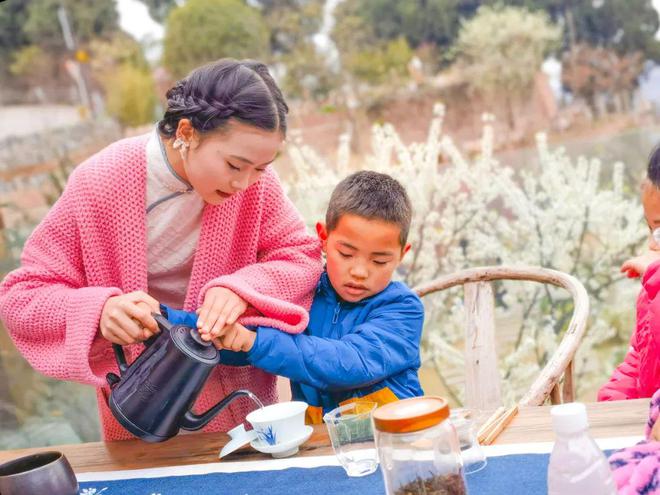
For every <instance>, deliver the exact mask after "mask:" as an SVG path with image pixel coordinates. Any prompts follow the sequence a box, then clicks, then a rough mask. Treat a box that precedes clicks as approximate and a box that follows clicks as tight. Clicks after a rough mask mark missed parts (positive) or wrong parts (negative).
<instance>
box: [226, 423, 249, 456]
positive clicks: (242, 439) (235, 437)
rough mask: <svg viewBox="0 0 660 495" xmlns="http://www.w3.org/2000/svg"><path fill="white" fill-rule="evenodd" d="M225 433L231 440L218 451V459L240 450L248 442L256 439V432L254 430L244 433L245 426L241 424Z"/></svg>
mask: <svg viewBox="0 0 660 495" xmlns="http://www.w3.org/2000/svg"><path fill="white" fill-rule="evenodd" d="M227 433H228V434H229V437H230V438H231V440H230V441H229V442H227V445H225V446H224V447H223V448H222V450H221V451H220V458H222V457H224V456H226V455H229V454H231V453H232V452H234V451H235V450H238V449H240V448H241V447H242V446H243V445H247V443H248V442H251V441H252V440H254V439H255V438H257V432H256V431H254V430H249V431H245V426H243V424H242V423H241V424H240V425H238V426H236V427H234V428H232V429H231V430H229V431H228V432H227Z"/></svg>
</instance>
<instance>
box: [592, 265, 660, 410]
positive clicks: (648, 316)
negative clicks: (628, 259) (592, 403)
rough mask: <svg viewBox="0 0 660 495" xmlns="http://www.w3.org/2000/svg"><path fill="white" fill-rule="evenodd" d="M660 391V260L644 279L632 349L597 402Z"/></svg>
mask: <svg viewBox="0 0 660 495" xmlns="http://www.w3.org/2000/svg"><path fill="white" fill-rule="evenodd" d="M658 389H660V261H656V262H655V263H653V264H651V265H650V266H649V267H648V268H647V270H646V272H645V273H644V277H643V278H642V289H641V291H640V292H639V297H638V298H637V327H636V328H635V333H633V335H632V338H631V339H630V348H629V349H628V353H627V354H626V357H625V358H624V360H623V362H622V363H621V364H620V365H619V366H618V367H617V368H616V369H615V370H614V373H612V377H611V378H610V380H609V381H608V382H607V383H606V384H605V385H603V386H602V387H601V389H600V390H599V391H598V400H625V399H640V398H645V397H651V396H652V395H653V394H654V393H655V391H656V390H658Z"/></svg>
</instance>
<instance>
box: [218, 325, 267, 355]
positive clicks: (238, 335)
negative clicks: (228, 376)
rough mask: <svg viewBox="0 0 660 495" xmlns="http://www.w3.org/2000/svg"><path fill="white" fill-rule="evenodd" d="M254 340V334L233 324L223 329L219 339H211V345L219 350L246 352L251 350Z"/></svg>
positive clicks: (255, 335) (241, 326)
mask: <svg viewBox="0 0 660 495" xmlns="http://www.w3.org/2000/svg"><path fill="white" fill-rule="evenodd" d="M256 338H257V334H256V332H253V331H252V330H248V329H247V328H245V327H244V326H243V325H241V324H240V323H234V324H233V325H227V326H225V327H224V329H223V331H222V334H221V335H220V337H216V338H214V339H213V345H215V347H216V348H218V349H220V350H222V349H226V350H228V351H234V352H240V351H243V352H248V351H249V350H250V349H252V346H253V345H254V341H255V340H256Z"/></svg>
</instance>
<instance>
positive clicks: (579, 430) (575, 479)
mask: <svg viewBox="0 0 660 495" xmlns="http://www.w3.org/2000/svg"><path fill="white" fill-rule="evenodd" d="M550 415H551V416H552V428H553V430H554V431H555V435H556V436H557V440H556V442H555V446H554V448H553V449H552V454H551V455H550V465H549V466H548V495H616V488H615V485H614V480H613V479H612V473H611V472H610V466H609V463H608V462H607V458H606V457H605V455H604V454H603V452H602V451H601V450H600V448H598V445H596V442H594V439H593V438H591V435H590V434H589V422H588V421H587V409H586V407H584V404H581V403H579V402H572V403H569V404H562V405H559V406H554V407H553V408H552V409H551V410H550Z"/></svg>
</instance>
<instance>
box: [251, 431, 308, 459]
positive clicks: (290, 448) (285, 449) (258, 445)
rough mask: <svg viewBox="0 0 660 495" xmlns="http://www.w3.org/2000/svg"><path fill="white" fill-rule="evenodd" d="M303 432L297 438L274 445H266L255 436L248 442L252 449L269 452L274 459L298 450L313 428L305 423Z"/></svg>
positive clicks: (287, 455)
mask: <svg viewBox="0 0 660 495" xmlns="http://www.w3.org/2000/svg"><path fill="white" fill-rule="evenodd" d="M302 431H303V433H302V434H301V435H300V436H299V437H298V438H293V439H291V440H289V441H287V442H282V443H278V444H275V445H268V444H267V443H265V442H263V441H262V440H261V439H259V438H257V439H255V440H252V441H251V442H250V445H251V446H252V448H253V449H255V450H258V451H259V452H262V453H264V454H270V455H272V456H273V457H274V458H275V459H280V458H282V457H289V456H291V455H293V454H295V453H297V452H298V447H299V446H301V445H302V444H303V443H305V442H306V441H307V440H309V437H311V436H312V432H313V431H314V428H312V427H311V426H309V425H307V426H304V427H303V429H302Z"/></svg>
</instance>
